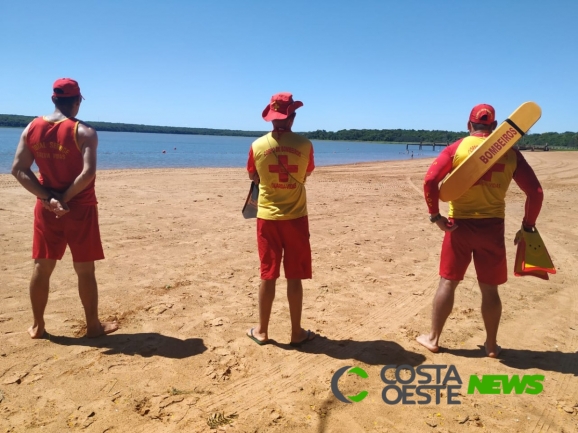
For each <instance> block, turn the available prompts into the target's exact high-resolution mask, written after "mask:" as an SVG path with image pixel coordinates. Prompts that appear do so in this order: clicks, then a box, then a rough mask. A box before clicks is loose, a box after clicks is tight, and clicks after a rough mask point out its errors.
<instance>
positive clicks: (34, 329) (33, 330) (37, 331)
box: [28, 323, 44, 338]
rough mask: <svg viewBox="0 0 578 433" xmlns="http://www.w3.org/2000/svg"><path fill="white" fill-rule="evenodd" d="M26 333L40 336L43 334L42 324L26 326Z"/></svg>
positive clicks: (35, 336) (34, 336)
mask: <svg viewBox="0 0 578 433" xmlns="http://www.w3.org/2000/svg"><path fill="white" fill-rule="evenodd" d="M28 333H29V334H30V337H31V338H42V337H43V336H44V324H43V325H38V324H36V323H35V324H34V325H32V326H31V327H30V328H28Z"/></svg>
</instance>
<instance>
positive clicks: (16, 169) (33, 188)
mask: <svg viewBox="0 0 578 433" xmlns="http://www.w3.org/2000/svg"><path fill="white" fill-rule="evenodd" d="M29 127H30V124H29V125H28V126H27V127H26V128H25V129H24V131H23V132H22V134H21V135H20V140H19V141H18V146H17V147H16V155H15V156H14V162H13V163H12V175H13V176H14V177H15V178H16V179H17V180H18V182H20V185H22V186H23V187H24V188H25V189H26V190H27V191H30V192H31V193H32V194H34V195H35V196H36V197H38V198H40V199H41V200H47V199H48V198H50V197H51V196H53V195H52V194H51V192H50V191H49V190H48V189H46V188H44V187H43V186H42V185H41V184H40V182H39V181H38V178H37V177H36V175H35V174H34V172H33V171H32V168H31V167H32V164H33V163H34V155H33V154H32V151H31V150H30V149H29V148H28V146H27V145H26V136H27V135H28V128H29Z"/></svg>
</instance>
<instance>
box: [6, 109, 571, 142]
mask: <svg viewBox="0 0 578 433" xmlns="http://www.w3.org/2000/svg"><path fill="white" fill-rule="evenodd" d="M34 118H35V116H21V115H15V114H0V127H2V128H24V127H26V125H28V123H30V122H31V121H32V120H33V119H34ZM86 123H88V124H89V125H91V126H93V127H94V128H95V129H96V130H97V131H108V132H140V133H147V134H175V135H208V136H211V135H212V136H225V137H251V138H256V137H260V136H262V135H264V134H266V133H267V132H269V131H241V130H235V129H213V128H190V127H180V126H156V125H140V124H133V123H113V122H95V121H88V120H87V121H86ZM296 132H298V133H299V134H302V135H304V136H306V137H307V138H309V139H310V140H324V141H348V142H366V143H383V144H420V143H422V144H427V145H431V144H436V145H440V146H443V145H447V144H449V143H452V142H454V141H456V140H458V139H460V138H463V137H465V136H467V134H468V133H467V132H466V131H462V132H455V131H440V130H415V129H343V130H339V131H335V132H332V131H325V130H317V131H309V132H304V131H296ZM519 145H520V146H525V147H539V148H541V147H545V146H547V147H549V148H551V149H554V148H578V132H564V133H557V132H545V133H541V134H528V135H527V136H525V137H523V138H522V140H521V141H520V143H519Z"/></svg>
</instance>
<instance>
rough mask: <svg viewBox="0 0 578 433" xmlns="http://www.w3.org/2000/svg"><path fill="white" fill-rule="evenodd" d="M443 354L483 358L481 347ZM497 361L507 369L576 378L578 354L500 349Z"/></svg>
mask: <svg viewBox="0 0 578 433" xmlns="http://www.w3.org/2000/svg"><path fill="white" fill-rule="evenodd" d="M444 352H446V353H449V354H451V355H455V356H463V357H466V358H482V357H485V353H484V348H483V346H479V349H444ZM498 361H499V362H500V363H502V364H504V365H507V366H508V367H512V368H517V369H520V370H526V369H528V368H537V369H540V370H544V371H555V372H558V373H563V374H572V375H574V376H578V352H574V353H565V352H549V351H539V350H525V349H508V348H506V349H502V352H501V353H500V356H499V357H498Z"/></svg>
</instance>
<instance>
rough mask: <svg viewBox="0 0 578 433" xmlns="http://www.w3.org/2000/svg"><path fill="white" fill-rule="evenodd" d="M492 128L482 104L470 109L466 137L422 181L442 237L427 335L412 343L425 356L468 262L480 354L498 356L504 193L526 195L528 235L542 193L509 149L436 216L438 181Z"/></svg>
mask: <svg viewBox="0 0 578 433" xmlns="http://www.w3.org/2000/svg"><path fill="white" fill-rule="evenodd" d="M496 126H497V122H496V112H495V110H494V108H493V107H492V106H491V105H488V104H478V105H476V106H475V107H474V108H473V109H472V110H471V112H470V116H469V118H468V130H469V132H470V135H469V136H468V137H465V138H462V139H460V140H458V141H456V142H455V143H452V144H451V145H449V146H447V147H446V148H445V149H444V150H443V151H442V152H441V154H440V156H439V157H438V158H436V160H435V161H434V163H433V164H432V165H431V166H430V168H429V169H428V171H427V174H426V176H425V181H424V196H425V201H426V205H427V207H428V211H429V213H430V221H431V222H432V223H435V224H436V225H437V227H438V228H439V229H440V230H442V231H443V232H444V233H445V234H444V240H443V243H442V250H441V257H440V266H439V275H440V282H439V285H438V289H437V291H436V294H435V297H434V302H433V311H432V323H431V329H430V332H429V334H424V335H420V336H419V337H418V338H417V341H418V342H419V343H420V344H421V345H423V346H424V347H426V348H427V349H428V350H430V351H431V352H438V351H439V349H440V345H439V339H440V335H441V333H442V330H443V327H444V325H445V322H446V320H447V318H448V317H449V315H450V313H451V311H452V308H453V303H454V293H455V290H456V288H457V286H458V284H459V282H460V281H461V280H462V279H463V278H464V275H465V273H466V270H467V268H468V266H469V264H470V262H471V261H472V258H473V261H474V266H475V268H476V274H477V278H478V283H479V286H480V291H481V293H482V317H483V319H484V324H485V327H486V341H485V343H484V348H485V353H486V355H487V356H490V357H494V358H495V357H497V356H498V355H499V353H500V350H501V349H500V346H498V343H497V335H498V326H499V324H500V317H501V313H502V303H501V300H500V295H499V293H498V286H499V285H500V284H504V283H505V282H506V280H507V261H506V248H505V240H504V218H505V207H506V203H505V197H506V191H507V190H508V187H509V185H510V182H511V181H512V179H514V181H515V182H516V183H517V184H518V186H519V187H520V188H521V189H522V191H524V193H525V194H526V205H525V208H524V209H525V214H524V219H523V221H522V224H523V226H524V227H525V228H526V229H527V230H531V229H532V228H533V227H534V225H535V224H536V219H537V218H538V214H539V213H540V209H541V206H542V199H543V193H542V187H541V186H540V182H539V181H538V179H537V178H536V175H535V174H534V171H533V170H532V168H531V167H530V166H529V165H528V163H527V162H526V160H525V159H524V157H523V156H522V154H521V153H520V151H518V150H515V149H510V150H508V152H507V153H506V154H505V155H504V156H503V157H502V158H501V159H500V160H499V161H498V162H497V163H496V164H494V166H492V168H491V169H490V170H489V171H488V172H487V173H486V174H485V175H484V176H483V177H482V178H481V179H479V181H478V182H477V183H476V184H475V185H474V186H473V187H471V188H470V189H469V190H468V191H467V192H466V193H465V194H463V195H462V196H461V197H459V198H458V199H456V200H452V201H450V202H449V212H448V218H446V217H444V216H442V215H441V214H440V212H439V189H438V185H439V183H440V182H441V181H442V179H444V178H445V177H446V176H447V175H448V174H449V173H450V172H451V171H452V170H454V169H455V168H457V167H459V166H460V164H461V163H462V162H463V161H464V160H465V159H466V158H467V157H468V155H469V154H470V153H471V152H473V151H474V150H475V149H476V148H477V147H478V146H479V145H480V144H482V143H483V142H484V140H485V139H486V137H488V136H489V135H490V134H491V132H492V131H493V130H494V129H495V128H496Z"/></svg>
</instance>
